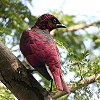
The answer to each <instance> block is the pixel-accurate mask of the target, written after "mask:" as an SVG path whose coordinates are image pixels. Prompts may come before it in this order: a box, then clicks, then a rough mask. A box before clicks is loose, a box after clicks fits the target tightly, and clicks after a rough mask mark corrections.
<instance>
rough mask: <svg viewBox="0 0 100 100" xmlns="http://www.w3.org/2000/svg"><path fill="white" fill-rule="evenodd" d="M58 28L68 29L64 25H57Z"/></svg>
mask: <svg viewBox="0 0 100 100" xmlns="http://www.w3.org/2000/svg"><path fill="white" fill-rule="evenodd" d="M56 27H57V28H67V27H66V26H65V25H63V24H56Z"/></svg>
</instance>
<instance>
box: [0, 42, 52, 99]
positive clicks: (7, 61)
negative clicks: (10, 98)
mask: <svg viewBox="0 0 100 100" xmlns="http://www.w3.org/2000/svg"><path fill="white" fill-rule="evenodd" d="M0 81H1V82H2V83H3V84H5V86H6V87H7V88H8V89H9V90H10V91H11V92H12V93H13V94H14V95H15V96H16V97H17V98H18V100H52V98H51V97H50V95H49V94H48V92H47V91H46V90H45V89H44V88H43V87H42V86H41V85H40V84H39V83H38V82H37V81H36V79H35V78H34V77H33V76H32V74H31V73H29V72H28V71H27V69H26V68H25V66H24V65H23V64H22V63H21V62H20V61H19V60H18V59H17V58H16V57H15V56H14V55H13V54H12V53H11V52H10V50H9V49H8V48H7V47H5V46H4V45H3V43H2V42H1V41H0Z"/></svg>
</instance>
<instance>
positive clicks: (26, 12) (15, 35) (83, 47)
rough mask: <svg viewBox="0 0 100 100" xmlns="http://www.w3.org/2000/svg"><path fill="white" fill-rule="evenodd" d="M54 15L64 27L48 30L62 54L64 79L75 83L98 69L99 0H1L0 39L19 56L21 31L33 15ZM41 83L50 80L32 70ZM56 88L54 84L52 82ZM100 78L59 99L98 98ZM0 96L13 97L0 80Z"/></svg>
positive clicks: (12, 99)
mask: <svg viewBox="0 0 100 100" xmlns="http://www.w3.org/2000/svg"><path fill="white" fill-rule="evenodd" d="M44 13H50V14H53V15H55V16H56V17H57V18H58V19H59V20H60V22H61V23H63V24H65V25H66V26H67V28H66V29H56V30H53V31H52V32H51V35H52V36H53V38H54V39H55V41H56V43H57V46H58V49H59V54H60V58H61V65H62V70H63V74H64V78H65V80H66V82H67V83H69V84H70V83H77V82H78V81H79V80H82V79H85V78H86V77H89V76H91V75H94V74H95V75H96V74H99V73H100V0H2V1H0V40H1V41H2V42H3V43H4V44H5V45H6V46H7V47H8V48H9V49H10V50H11V51H12V53H13V54H14V55H15V56H16V57H17V58H18V59H20V60H21V61H22V62H23V64H24V65H26V66H27V63H26V61H25V59H24V57H23V55H22V54H21V52H20V49H19V41H20V36H21V33H22V32H23V31H24V30H25V29H30V28H31V27H32V26H33V25H34V23H35V22H36V19H37V18H38V17H39V16H40V15H42V14H44ZM33 75H34V77H35V78H36V79H37V80H38V81H39V82H40V83H41V85H42V86H43V87H45V88H46V89H49V87H48V86H49V82H48V81H47V80H46V79H45V78H43V77H42V76H41V75H39V74H38V73H37V72H34V73H33ZM53 91H55V85H54V86H53ZM99 99H100V81H97V82H95V83H92V84H89V85H88V86H84V87H82V88H81V89H78V90H77V91H75V93H71V94H70V95H69V96H63V97H61V98H58V100H99ZM0 100H15V97H14V96H13V95H12V94H11V92H10V91H9V90H8V89H7V88H6V87H5V86H4V85H2V83H0Z"/></svg>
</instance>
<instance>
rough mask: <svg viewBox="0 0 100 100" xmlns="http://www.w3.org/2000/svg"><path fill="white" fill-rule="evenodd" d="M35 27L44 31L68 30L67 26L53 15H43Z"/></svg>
mask: <svg viewBox="0 0 100 100" xmlns="http://www.w3.org/2000/svg"><path fill="white" fill-rule="evenodd" d="M35 27H38V28H40V29H43V30H45V29H48V30H49V31H52V30H53V29H56V28H66V26H65V25H63V24H61V23H60V22H59V20H58V19H57V18H56V17H55V16H53V15H51V14H43V15H42V16H40V17H39V18H38V19H37V21H36V23H35Z"/></svg>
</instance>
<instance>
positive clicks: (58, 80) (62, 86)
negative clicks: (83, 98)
mask: <svg viewBox="0 0 100 100" xmlns="http://www.w3.org/2000/svg"><path fill="white" fill-rule="evenodd" d="M53 78H54V81H55V85H56V88H57V89H58V90H61V91H65V92H66V93H68V94H70V88H69V87H68V86H67V84H66V82H65V81H64V78H63V75H60V76H57V75H55V74H53Z"/></svg>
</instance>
